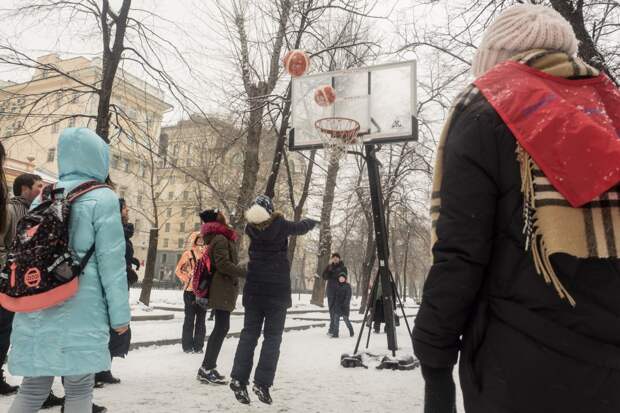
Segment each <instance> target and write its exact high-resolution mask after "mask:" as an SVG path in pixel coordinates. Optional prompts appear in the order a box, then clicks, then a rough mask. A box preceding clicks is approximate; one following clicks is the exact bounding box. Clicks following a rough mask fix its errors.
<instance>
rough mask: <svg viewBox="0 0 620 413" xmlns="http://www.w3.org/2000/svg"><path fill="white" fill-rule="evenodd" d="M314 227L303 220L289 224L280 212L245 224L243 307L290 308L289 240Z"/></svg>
mask: <svg viewBox="0 0 620 413" xmlns="http://www.w3.org/2000/svg"><path fill="white" fill-rule="evenodd" d="M315 225H316V223H315V221H312V220H309V219H304V220H301V221H300V222H290V221H287V220H286V219H284V217H283V216H282V215H281V214H279V213H274V214H272V216H271V218H270V219H269V220H268V221H266V222H264V223H262V224H248V225H247V226H246V228H245V233H246V234H247V235H248V236H249V237H250V248H249V256H250V261H249V262H248V271H247V276H246V282H245V285H244V287H243V306H244V307H252V306H260V307H263V308H265V307H271V308H289V307H291V306H292V301H291V264H290V263H289V260H288V237H289V236H291V235H303V234H305V233H307V232H309V231H310V230H311V229H312V228H314V226H315Z"/></svg>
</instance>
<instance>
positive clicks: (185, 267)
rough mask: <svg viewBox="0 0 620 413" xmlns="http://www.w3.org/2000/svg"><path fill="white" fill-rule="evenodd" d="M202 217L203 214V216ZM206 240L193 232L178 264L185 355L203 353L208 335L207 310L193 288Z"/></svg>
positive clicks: (182, 339) (182, 342)
mask: <svg viewBox="0 0 620 413" xmlns="http://www.w3.org/2000/svg"><path fill="white" fill-rule="evenodd" d="M201 215H202V214H201ZM203 251H204V240H203V238H202V237H201V236H200V232H192V233H191V234H190V236H189V249H187V250H186V251H185V252H184V253H183V255H181V259H180V260H179V263H178V264H177V268H176V271H175V273H176V276H177V278H178V279H179V280H181V282H182V283H183V302H184V303H185V319H184V321H183V335H182V338H181V346H182V347H183V351H184V352H185V353H202V351H203V350H202V348H203V346H204V344H205V335H206V331H207V328H206V325H205V322H206V321H205V318H206V315H207V314H206V310H205V309H204V308H202V307H200V306H199V305H197V304H196V295H195V294H194V291H193V288H192V277H193V276H194V270H195V269H196V263H197V262H198V260H200V259H201V258H202V254H203Z"/></svg>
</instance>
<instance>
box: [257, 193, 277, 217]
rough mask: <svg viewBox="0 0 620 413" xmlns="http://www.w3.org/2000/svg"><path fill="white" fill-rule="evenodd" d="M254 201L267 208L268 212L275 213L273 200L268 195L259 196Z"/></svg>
mask: <svg viewBox="0 0 620 413" xmlns="http://www.w3.org/2000/svg"><path fill="white" fill-rule="evenodd" d="M254 203H255V204H256V205H259V206H261V207H263V208H265V211H267V213H268V214H270V215H271V214H273V201H272V200H271V198H269V197H268V196H267V195H259V196H257V197H256V199H255V200H254Z"/></svg>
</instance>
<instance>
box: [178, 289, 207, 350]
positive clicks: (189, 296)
mask: <svg viewBox="0 0 620 413" xmlns="http://www.w3.org/2000/svg"><path fill="white" fill-rule="evenodd" d="M183 301H184V302H185V321H184V322H183V337H182V339H181V342H182V345H183V351H200V350H202V347H203V346H204V344H205V334H206V332H207V328H206V326H205V318H206V315H207V311H206V310H204V309H203V308H201V307H200V306H199V305H198V304H196V296H195V295H194V293H193V292H191V291H184V292H183Z"/></svg>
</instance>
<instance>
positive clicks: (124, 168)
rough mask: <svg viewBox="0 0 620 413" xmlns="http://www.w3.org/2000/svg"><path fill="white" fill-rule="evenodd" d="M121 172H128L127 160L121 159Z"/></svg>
mask: <svg viewBox="0 0 620 413" xmlns="http://www.w3.org/2000/svg"><path fill="white" fill-rule="evenodd" d="M123 171H125V172H129V159H123Z"/></svg>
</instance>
